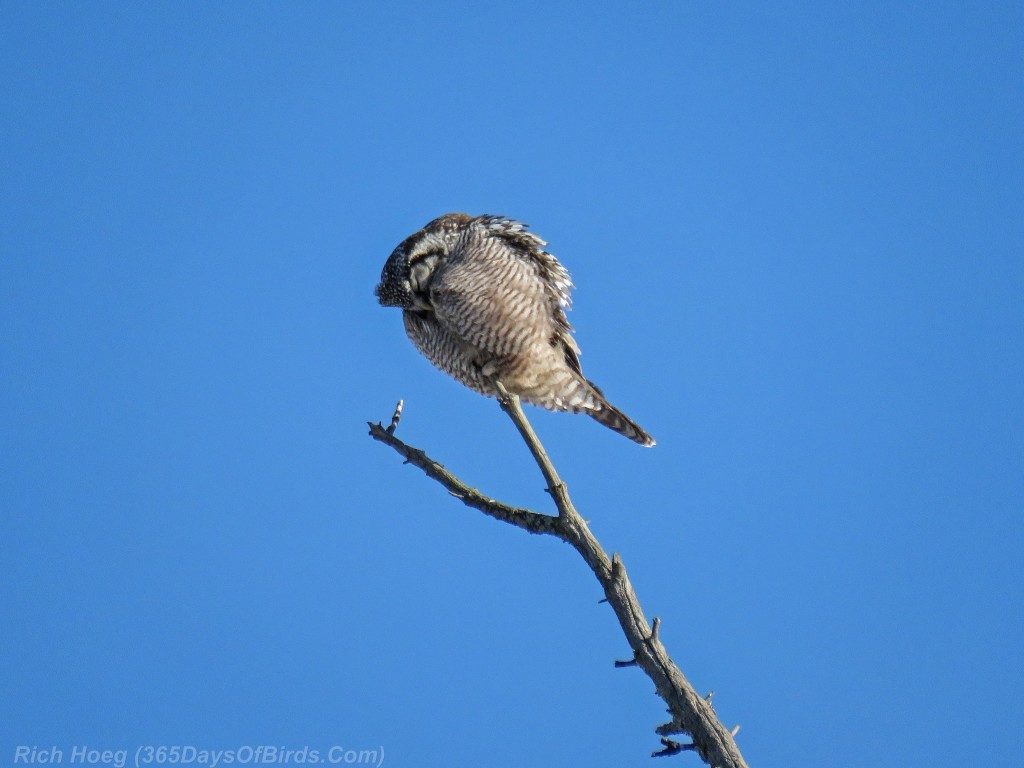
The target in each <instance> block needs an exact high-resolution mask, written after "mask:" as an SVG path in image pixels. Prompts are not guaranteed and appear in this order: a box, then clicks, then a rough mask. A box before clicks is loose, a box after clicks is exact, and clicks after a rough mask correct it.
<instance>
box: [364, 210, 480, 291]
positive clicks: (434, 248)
mask: <svg viewBox="0 0 1024 768" xmlns="http://www.w3.org/2000/svg"><path fill="white" fill-rule="evenodd" d="M472 221H473V217H472V216H470V215H469V214H467V213H446V214H445V215H444V216H439V217H438V218H436V219H434V220H433V221H432V222H430V223H429V224H427V226H425V227H424V228H423V229H421V230H419V231H418V232H414V233H413V234H411V235H409V237H407V238H405V240H403V241H402V242H401V243H400V244H399V245H398V247H397V248H395V250H394V251H392V252H391V256H389V257H388V260H387V262H386V263H385V264H384V269H383V270H382V271H381V273H380V283H379V284H378V285H377V288H376V289H375V290H374V293H375V294H376V295H377V298H378V299H379V300H380V303H381V305H382V306H385V307H401V308H402V309H420V310H429V309H431V304H430V280H431V278H432V277H433V275H434V270H436V269H437V268H438V267H439V266H440V265H441V264H443V263H444V261H445V259H447V258H448V254H450V253H451V252H452V249H453V248H454V247H455V243H456V241H457V240H458V238H459V235H460V234H461V233H462V231H463V230H464V229H465V228H466V227H467V226H469V224H470V223H471V222H472Z"/></svg>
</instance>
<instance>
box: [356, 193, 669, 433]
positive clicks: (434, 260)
mask: <svg viewBox="0 0 1024 768" xmlns="http://www.w3.org/2000/svg"><path fill="white" fill-rule="evenodd" d="M546 245H547V243H546V242H544V241H543V240H541V239H540V238H539V237H537V236H536V235H535V234H533V233H532V232H528V231H526V226H525V225H524V224H522V223H520V222H517V221H512V220H511V219H506V218H504V217H501V216H477V217H473V216H470V215H468V214H465V213H449V214H446V215H444V216H441V217H440V218H437V219H434V220H433V221H432V222H430V223H429V224H427V226H425V227H424V228H423V229H421V230H419V231H418V232H415V233H413V234H412V235H410V236H409V237H407V238H406V239H405V240H403V241H402V242H401V244H399V246H398V247H397V248H395V250H394V252H392V254H391V256H390V257H389V258H388V260H387V263H386V264H385V265H384V270H383V271H382V273H381V281H380V284H379V285H378V286H377V290H376V294H377V296H378V298H379V299H380V303H381V304H382V305H384V306H393V307H401V308H402V316H403V318H404V321H405V330H406V332H407V333H408V335H409V338H410V339H411V340H412V342H413V344H415V345H416V348H417V349H419V351H420V352H422V353H423V354H424V355H425V356H426V357H427V359H428V360H430V361H431V362H432V363H433V364H434V365H436V366H437V367H438V368H440V369H441V370H442V371H444V372H445V373H447V374H449V375H450V376H452V377H453V378H455V379H456V380H458V381H460V382H462V383H463V384H465V385H466V386H467V387H470V388H471V389H474V390H476V391H477V392H480V393H481V394H483V395H488V396H494V395H496V394H497V391H496V389H495V387H494V384H493V378H497V379H498V381H500V382H501V383H502V385H503V386H504V387H505V388H506V389H507V390H508V391H509V392H511V393H513V394H516V395H519V397H520V398H521V399H523V400H524V401H526V402H528V403H532V404H534V405H539V406H542V407H544V408H548V409H549V410H553V411H572V412H574V413H586V414H587V415H589V416H592V417H593V418H595V419H596V420H597V421H599V422H601V423H602V424H604V425H606V426H608V427H610V428H611V429H614V430H615V431H616V432H619V433H621V434H623V435H625V436H626V437H628V438H630V439H631V440H634V441H636V442H638V443H640V444H641V445H647V446H650V445H654V439H653V438H652V437H651V436H650V435H649V434H647V433H646V432H645V431H644V430H643V429H641V428H640V427H639V426H638V425H637V424H636V423H635V422H633V421H632V420H631V419H630V418H629V417H628V416H626V415H625V414H624V413H622V411H620V410H618V409H617V408H615V407H614V406H613V405H611V403H609V402H608V401H607V400H606V399H605V397H604V395H603V394H602V393H601V390H600V389H598V388H597V387H596V386H595V385H594V384H592V383H591V382H590V381H588V380H587V379H586V378H584V376H583V373H582V371H581V370H580V361H579V347H578V346H577V345H576V341H575V340H574V339H573V337H572V327H571V326H570V325H569V321H568V320H567V319H566V316H565V310H566V309H568V308H569V304H570V298H569V290H570V288H571V287H572V282H571V281H570V279H569V273H568V272H567V271H566V269H565V268H564V267H563V266H562V265H561V264H560V263H559V262H558V260H557V259H556V258H555V257H554V256H552V255H551V254H550V253H548V252H547V251H545V250H544V246H546Z"/></svg>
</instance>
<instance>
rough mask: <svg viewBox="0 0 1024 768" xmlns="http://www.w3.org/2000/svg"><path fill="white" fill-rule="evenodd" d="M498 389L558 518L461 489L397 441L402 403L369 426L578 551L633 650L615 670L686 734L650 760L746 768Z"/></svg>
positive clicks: (475, 500)
mask: <svg viewBox="0 0 1024 768" xmlns="http://www.w3.org/2000/svg"><path fill="white" fill-rule="evenodd" d="M496 386H497V387H498V391H499V396H498V403H499V405H500V406H501V409H502V410H503V411H504V412H505V413H507V414H508V416H509V418H510V419H512V422H513V423H514V424H515V426H516V429H518V430H519V434H520V435H522V437H523V440H524V441H525V442H526V445H527V447H528V448H529V449H530V453H532V454H533V458H534V460H535V461H536V462H537V466H538V467H539V468H540V471H541V473H542V474H543V475H544V479H545V480H546V481H547V484H548V488H547V490H548V493H550V494H551V498H552V499H553V500H554V502H555V506H556V508H557V509H558V516H557V517H554V516H551V515H544V514H541V513H539V512H533V511H531V510H528V509H522V508H519V507H511V506H509V505H507V504H503V503H501V502H500V501H496V500H495V499H491V498H488V497H487V496H484V495H483V494H482V493H480V492H479V491H478V490H476V489H475V488H470V487H469V486H468V485H466V484H465V483H463V482H462V481H461V480H459V479H458V478H457V477H455V475H453V474H452V473H451V472H449V471H448V470H447V469H445V468H444V467H443V466H442V465H441V464H440V463H438V462H437V461H435V460H434V459H432V458H430V457H429V456H427V454H426V453H424V452H423V451H421V450H420V449H419V448H413V447H412V446H410V445H407V444H406V443H404V442H402V441H401V440H399V439H398V438H397V437H395V434H394V433H395V430H396V428H397V427H398V423H399V420H400V419H401V416H402V402H401V401H399V403H398V407H396V409H395V413H394V415H393V416H392V419H391V424H390V426H388V427H384V426H382V425H381V424H379V423H378V424H374V423H372V422H370V423H369V426H370V436H371V437H372V438H373V439H374V440H377V441H379V442H382V443H384V444H386V445H389V446H391V447H392V448H393V449H394V450H395V451H397V452H398V453H399V454H400V455H401V456H402V457H403V458H404V459H405V463H406V464H413V465H415V466H417V467H419V468H420V469H421V470H423V472H424V473H426V475H427V476H428V477H430V478H432V479H434V480H436V481H437V482H439V483H440V484H441V485H443V486H444V487H445V488H446V489H447V490H448V492H449V493H451V494H452V495H453V496H455V497H456V498H458V499H460V500H461V501H462V502H463V503H464V504H466V505H468V506H470V507H473V508H475V509H479V510H480V511H481V512H483V513H484V514H486V515H489V516H490V517H493V518H496V519H498V520H501V521H503V522H506V523H510V524H511V525H514V526H516V527H518V528H522V529H524V530H526V531H529V532H530V533H539V534H548V535H551V536H555V537H557V538H559V539H561V540H562V541H564V542H566V543H568V544H570V545H572V547H573V548H574V549H575V550H576V551H577V552H579V554H580V556H581V557H582V558H583V559H584V560H585V561H586V563H587V565H588V566H590V569H591V570H592V571H593V572H594V575H595V576H596V577H597V580H598V581H599V582H600V584H601V587H602V588H603V589H604V594H605V598H606V600H607V601H608V604H609V605H610V606H611V607H612V610H613V611H614V612H615V616H616V618H617V619H618V620H619V625H620V626H621V627H622V631H623V633H624V634H625V636H626V640H627V641H628V642H629V646H630V648H631V649H632V650H633V658H632V659H631V660H630V661H625V662H621V661H617V662H615V666H616V667H620V666H638V667H640V668H641V669H642V670H643V671H644V673H645V674H646V675H647V676H648V677H649V678H651V681H652V682H653V683H654V687H655V690H656V691H657V693H658V695H659V696H660V697H661V698H662V699H663V700H664V701H665V703H666V704H667V705H668V711H669V713H670V714H671V715H672V719H671V721H669V722H668V723H665V724H664V725H661V726H659V727H658V728H657V729H656V732H657V733H658V734H660V735H662V736H663V737H666V736H667V735H669V734H686V735H688V736H689V737H690V739H691V740H692V743H690V744H680V743H679V742H676V741H673V740H672V739H669V738H662V739H661V744H662V749H660V750H658V751H656V752H653V753H652V756H655V757H662V756H668V755H675V754H678V753H680V752H683V751H694V752H696V753H697V754H698V755H700V757H701V759H702V760H703V761H704V762H705V763H707V764H708V765H710V766H720V767H721V768H746V765H747V764H746V762H744V760H743V756H742V755H741V754H740V751H739V748H738V747H737V746H736V742H735V740H734V739H733V733H734V732H735V731H733V732H730V731H729V730H728V729H726V728H725V726H723V725H722V724H721V723H720V722H719V720H718V717H717V715H716V714H715V710H714V708H713V707H712V706H711V698H710V696H708V697H707V698H703V697H701V696H700V695H698V694H697V692H696V691H695V690H694V689H693V686H691V685H690V683H689V681H688V680H687V679H686V677H685V676H684V675H683V673H682V672H681V671H680V670H679V667H677V666H676V664H675V662H673V661H672V659H671V657H669V655H668V651H666V650H665V646H664V645H662V643H661V640H660V639H659V638H658V629H659V627H660V625H661V619H659V618H655V619H654V626H653V628H652V627H651V626H650V625H649V624H648V623H647V619H646V618H645V617H644V613H643V610H642V609H641V608H640V601H639V600H638V599H637V596H636V592H635V591H634V590H633V585H632V583H631V582H630V580H629V576H628V575H627V574H626V568H625V566H624V565H623V564H622V559H621V558H620V557H619V556H618V555H617V554H614V555H613V556H612V557H611V558H609V557H608V555H607V553H606V552H605V551H604V549H602V548H601V545H600V544H599V543H598V541H597V539H596V538H594V535H593V534H592V533H591V532H590V528H589V527H588V526H587V523H586V521H585V520H584V519H583V518H582V517H581V516H580V514H579V513H578V512H577V511H576V508H575V507H574V506H573V504H572V500H571V499H570V498H569V492H568V489H567V488H566V487H565V483H563V482H562V480H561V479H560V478H559V476H558V472H557V471H556V470H555V467H554V465H553V464H552V463H551V459H550V458H549V457H548V455H547V452H546V451H545V450H544V447H543V446H542V445H541V443H540V440H539V439H538V438H537V434H536V433H535V432H534V431H533V427H532V426H531V425H530V422H529V421H527V419H526V414H524V413H523V409H522V407H521V406H520V404H519V398H518V397H516V396H515V395H511V394H509V393H508V392H507V391H505V389H504V387H502V386H501V384H500V383H497V382H496Z"/></svg>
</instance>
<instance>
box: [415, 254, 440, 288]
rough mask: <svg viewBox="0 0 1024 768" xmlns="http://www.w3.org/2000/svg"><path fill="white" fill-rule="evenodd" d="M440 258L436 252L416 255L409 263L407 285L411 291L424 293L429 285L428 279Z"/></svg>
mask: <svg viewBox="0 0 1024 768" xmlns="http://www.w3.org/2000/svg"><path fill="white" fill-rule="evenodd" d="M440 259H441V254H440V253H438V252H433V253H425V254H423V255H422V256H417V257H415V258H414V259H413V261H412V262H411V263H410V264H409V286H410V287H411V288H412V291H413V293H422V294H425V293H426V292H427V289H428V288H429V287H430V279H431V277H433V274H434V270H435V269H436V268H437V264H438V262H439V261H440Z"/></svg>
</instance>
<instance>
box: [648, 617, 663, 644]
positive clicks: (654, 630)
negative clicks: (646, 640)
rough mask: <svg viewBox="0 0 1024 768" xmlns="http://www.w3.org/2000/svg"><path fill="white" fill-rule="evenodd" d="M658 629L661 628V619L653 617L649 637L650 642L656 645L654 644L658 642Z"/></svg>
mask: <svg viewBox="0 0 1024 768" xmlns="http://www.w3.org/2000/svg"><path fill="white" fill-rule="evenodd" d="M660 627H661V617H660V616H655V617H654V626H653V627H651V637H650V641H651V642H652V643H656V642H658V629H659V628H660Z"/></svg>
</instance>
